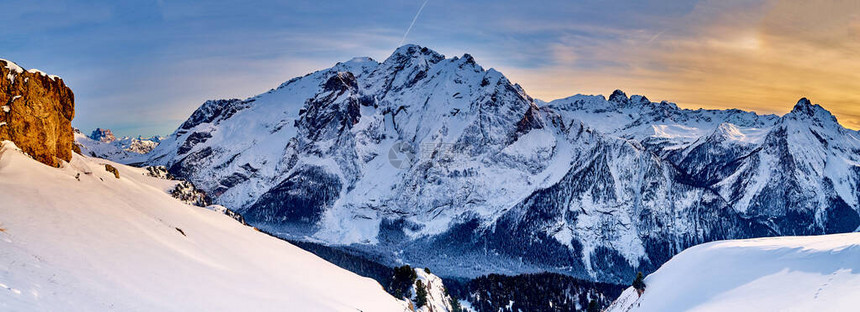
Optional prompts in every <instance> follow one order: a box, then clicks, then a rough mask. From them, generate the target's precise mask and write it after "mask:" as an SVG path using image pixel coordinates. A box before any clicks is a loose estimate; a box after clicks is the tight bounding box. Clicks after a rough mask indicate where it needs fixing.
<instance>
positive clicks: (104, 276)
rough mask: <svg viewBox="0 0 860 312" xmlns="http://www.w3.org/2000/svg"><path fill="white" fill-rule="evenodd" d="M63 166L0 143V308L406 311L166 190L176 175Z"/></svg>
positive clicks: (355, 279)
mask: <svg viewBox="0 0 860 312" xmlns="http://www.w3.org/2000/svg"><path fill="white" fill-rule="evenodd" d="M106 163H107V164H110V165H112V166H114V167H116V168H117V169H118V170H119V173H120V178H119V179H117V178H115V177H114V175H113V174H112V173H109V172H107V171H105V166H104V165H105V164H106ZM61 167H62V168H59V169H58V168H51V167H48V166H46V165H43V164H40V163H38V162H36V161H35V160H33V159H30V158H28V157H27V156H26V155H24V154H23V153H22V152H21V151H20V150H19V149H18V148H17V147H15V145H14V144H13V143H11V142H9V141H5V142H2V145H0V310H2V311H41V310H51V311H56V310H63V311H77V310H80V311H97V310H112V311H240V310H252V311H263V310H278V311H403V310H404V307H405V303H404V302H402V301H398V300H396V299H394V298H393V297H391V296H389V295H388V294H387V293H386V292H385V291H384V290H383V289H382V287H381V286H379V284H377V283H376V282H375V281H373V280H371V279H368V278H362V277H360V276H357V275H355V274H353V273H350V272H348V271H346V270H343V269H340V268H338V267H336V266H335V265H333V264H330V263H328V262H325V261H323V260H322V259H319V258H317V257H316V256H314V255H312V254H310V253H307V252H305V251H303V250H301V249H299V248H298V247H295V246H293V245H290V244H288V243H286V242H284V241H281V240H278V239H275V238H273V237H269V236H267V235H264V234H262V233H259V232H256V231H254V230H253V229H252V228H250V227H246V226H243V225H241V224H239V223H238V222H236V221H234V220H232V219H230V218H229V217H227V216H225V215H222V214H220V213H218V212H215V211H210V210H206V209H204V208H198V207H194V206H189V205H185V204H183V203H181V202H179V201H178V200H176V199H174V198H172V197H170V196H169V195H167V194H166V193H165V192H164V189H166V188H167V187H168V185H167V184H170V183H175V181H174V182H171V181H168V180H159V179H156V178H151V177H148V176H145V175H144V172H145V170H144V169H138V168H132V167H127V166H123V165H119V164H116V163H112V162H108V161H105V160H102V159H97V158H87V157H82V156H80V155H78V154H74V156H73V158H72V160H71V162H70V163H63V164H62V165H61ZM76 176H78V177H77V178H76ZM78 179H79V181H78Z"/></svg>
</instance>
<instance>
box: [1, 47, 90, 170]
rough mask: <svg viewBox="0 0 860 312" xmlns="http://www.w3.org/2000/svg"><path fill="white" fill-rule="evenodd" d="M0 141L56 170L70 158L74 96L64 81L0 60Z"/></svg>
mask: <svg viewBox="0 0 860 312" xmlns="http://www.w3.org/2000/svg"><path fill="white" fill-rule="evenodd" d="M0 105H2V107H0V141H2V140H11V141H13V142H15V145H17V146H18V147H20V148H21V149H22V150H23V151H24V152H26V153H27V154H29V155H30V156H32V157H33V158H35V159H36V160H38V161H40V162H42V163H45V164H47V165H51V166H55V167H56V166H59V164H60V160H66V161H68V160H70V159H71V158H72V144H73V142H74V136H73V134H72V124H71V122H72V118H73V117H74V116H75V95H74V94H73V93H72V90H71V89H69V88H68V87H66V85H65V84H64V83H63V79H61V78H59V77H56V76H51V75H47V74H45V73H43V72H40V71H38V70H36V69H31V70H24V69H23V68H21V67H20V66H18V65H16V64H15V63H13V62H10V61H7V60H3V59H0Z"/></svg>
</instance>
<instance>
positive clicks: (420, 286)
mask: <svg viewBox="0 0 860 312" xmlns="http://www.w3.org/2000/svg"><path fill="white" fill-rule="evenodd" d="M426 304H427V288H426V287H424V283H422V282H421V281H416V282H415V307H416V308H420V307H423V306H424V305H426Z"/></svg>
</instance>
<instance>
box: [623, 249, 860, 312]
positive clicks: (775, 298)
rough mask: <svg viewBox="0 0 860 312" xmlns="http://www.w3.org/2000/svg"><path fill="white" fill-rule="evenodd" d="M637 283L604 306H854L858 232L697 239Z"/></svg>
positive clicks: (858, 286)
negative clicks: (640, 288) (639, 289)
mask: <svg viewBox="0 0 860 312" xmlns="http://www.w3.org/2000/svg"><path fill="white" fill-rule="evenodd" d="M645 284H646V285H647V288H646V290H645V293H644V294H643V295H642V297H639V296H637V294H636V291H635V290H634V289H632V288H628V289H627V290H625V291H624V293H622V294H621V296H620V297H619V298H618V299H617V300H616V301H615V302H614V303H613V304H612V306H610V307H609V309H608V310H607V311H612V312H618V311H663V312H665V311H858V309H860V233H848V234H834V235H822V236H801V237H778V238H761V239H747V240H731V241H721V242H713V243H708V244H702V245H699V246H695V247H692V248H690V249H687V250H685V251H683V252H681V253H680V254H678V255H677V256H675V257H673V258H672V259H671V260H669V262H666V263H665V264H663V266H662V267H660V269H659V270H657V271H656V272H654V273H653V274H651V275H649V276H648V277H646V278H645Z"/></svg>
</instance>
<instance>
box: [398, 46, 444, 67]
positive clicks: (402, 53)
mask: <svg viewBox="0 0 860 312" xmlns="http://www.w3.org/2000/svg"><path fill="white" fill-rule="evenodd" d="M414 59H420V60H425V61H428V62H430V63H438V62H440V61H442V60H444V59H445V56H444V55H442V54H441V53H439V52H436V51H433V50H431V49H428V48H427V47H422V46H419V45H417V44H406V45H403V46H401V47H399V48H397V49H396V50H394V53H391V56H389V57H388V58H387V59H385V61H384V62H383V63H390V62H397V63H401V62H404V61H407V60H414Z"/></svg>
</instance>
